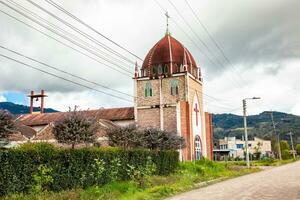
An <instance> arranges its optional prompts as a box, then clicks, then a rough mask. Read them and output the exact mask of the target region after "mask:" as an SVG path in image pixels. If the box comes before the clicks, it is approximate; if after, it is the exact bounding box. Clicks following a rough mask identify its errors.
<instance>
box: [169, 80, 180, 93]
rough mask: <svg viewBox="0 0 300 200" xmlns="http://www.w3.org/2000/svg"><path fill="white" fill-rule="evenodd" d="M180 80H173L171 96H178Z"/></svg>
mask: <svg viewBox="0 0 300 200" xmlns="http://www.w3.org/2000/svg"><path fill="white" fill-rule="evenodd" d="M178 93H179V92H178V80H171V95H173V96H176V95H178Z"/></svg>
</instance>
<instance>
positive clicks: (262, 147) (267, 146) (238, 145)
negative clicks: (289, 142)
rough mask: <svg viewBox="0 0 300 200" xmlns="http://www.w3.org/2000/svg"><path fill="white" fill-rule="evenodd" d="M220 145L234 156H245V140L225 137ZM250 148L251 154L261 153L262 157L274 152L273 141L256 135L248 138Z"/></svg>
mask: <svg viewBox="0 0 300 200" xmlns="http://www.w3.org/2000/svg"><path fill="white" fill-rule="evenodd" d="M218 147H219V149H220V150H226V151H229V156H230V157H232V158H241V159H243V158H245V140H244V139H237V138H236V137H225V138H224V139H220V140H219V144H218ZM248 150H249V154H250V155H256V154H259V156H260V157H263V156H269V155H270V154H271V153H272V149H271V141H270V140H263V139H260V138H258V137H254V139H253V140H248Z"/></svg>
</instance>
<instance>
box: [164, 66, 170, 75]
mask: <svg viewBox="0 0 300 200" xmlns="http://www.w3.org/2000/svg"><path fill="white" fill-rule="evenodd" d="M168 73H169V66H168V65H165V67H164V74H168Z"/></svg>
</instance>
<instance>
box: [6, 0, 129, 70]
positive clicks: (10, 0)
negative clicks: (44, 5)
mask: <svg viewBox="0 0 300 200" xmlns="http://www.w3.org/2000/svg"><path fill="white" fill-rule="evenodd" d="M8 1H9V2H10V3H11V4H14V5H15V6H17V7H18V8H19V9H21V10H23V11H25V12H27V13H29V14H30V15H32V16H34V17H35V18H38V19H39V20H41V21H43V22H45V23H46V24H47V25H49V26H51V27H53V28H54V29H56V30H59V31H61V32H63V33H64V35H68V36H70V37H71V38H73V39H76V40H77V41H81V43H83V44H84V45H85V46H87V47H89V48H90V49H96V50H97V51H98V52H100V53H101V54H104V56H108V57H111V58H110V59H112V60H116V61H117V62H120V63H122V65H126V66H128V67H129V68H130V70H131V69H132V66H129V65H127V64H126V63H124V62H123V61H121V60H119V59H117V58H114V57H113V56H112V55H109V54H108V53H106V52H104V51H102V50H100V49H98V48H97V47H95V46H93V45H91V44H89V43H87V42H86V41H84V40H82V39H80V38H79V37H77V36H76V35H74V34H72V33H70V32H68V31H65V30H63V29H62V28H60V27H59V26H56V25H55V24H53V23H51V22H49V21H47V20H46V19H44V18H42V17H41V16H39V15H38V14H36V13H34V12H32V11H30V10H28V9H26V8H25V7H23V6H21V5H20V4H18V3H16V2H14V1H12V0H8ZM101 47H102V46H101Z"/></svg>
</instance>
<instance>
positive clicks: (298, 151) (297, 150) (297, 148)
mask: <svg viewBox="0 0 300 200" xmlns="http://www.w3.org/2000/svg"><path fill="white" fill-rule="evenodd" d="M296 152H297V154H298V155H300V144H297V145H296Z"/></svg>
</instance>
